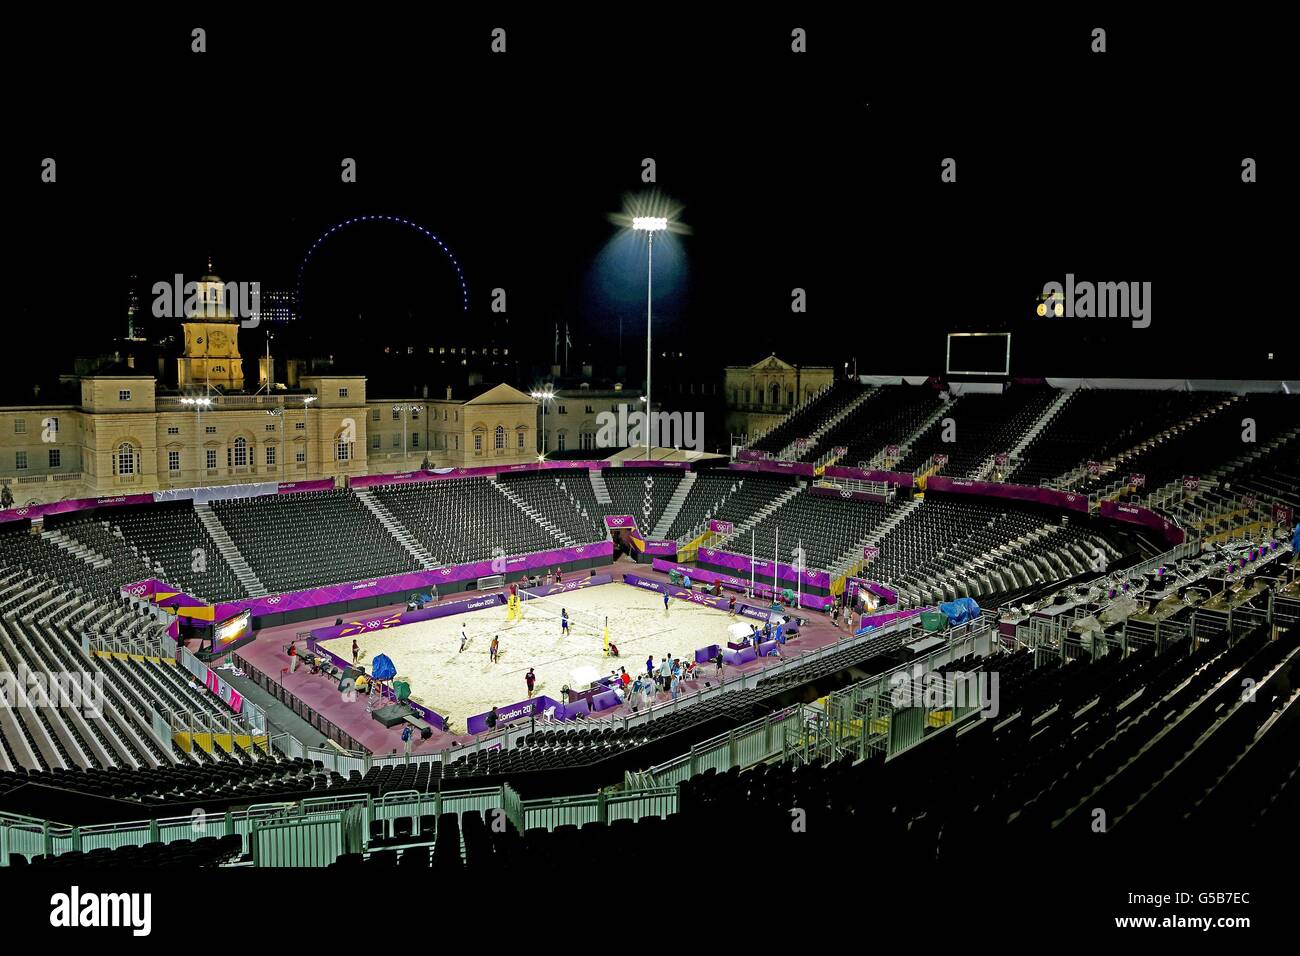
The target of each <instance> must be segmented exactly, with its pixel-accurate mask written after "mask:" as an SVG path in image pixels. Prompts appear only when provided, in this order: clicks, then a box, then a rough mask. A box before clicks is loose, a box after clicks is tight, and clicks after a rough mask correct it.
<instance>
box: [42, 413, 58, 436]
mask: <svg viewBox="0 0 1300 956" xmlns="http://www.w3.org/2000/svg"><path fill="white" fill-rule="evenodd" d="M45 427H46V428H47V429H49V432H50V434H51V435H57V434H58V433H59V420H58V418H57V417H52V418H47V419H45Z"/></svg>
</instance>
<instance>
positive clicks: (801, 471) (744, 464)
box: [727, 460, 815, 478]
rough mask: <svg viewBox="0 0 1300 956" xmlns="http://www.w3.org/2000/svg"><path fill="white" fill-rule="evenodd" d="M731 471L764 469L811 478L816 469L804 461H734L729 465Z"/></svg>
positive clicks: (773, 472) (765, 470)
mask: <svg viewBox="0 0 1300 956" xmlns="http://www.w3.org/2000/svg"><path fill="white" fill-rule="evenodd" d="M727 469H728V470H729V471H763V472H770V473H771V474H776V475H800V476H802V477H804V478H811V477H813V474H814V473H815V469H814V468H813V466H812V463H811V462H803V461H771V460H764V461H733V462H732V463H731V464H729V465H728V466H727Z"/></svg>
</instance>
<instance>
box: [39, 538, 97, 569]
mask: <svg viewBox="0 0 1300 956" xmlns="http://www.w3.org/2000/svg"><path fill="white" fill-rule="evenodd" d="M41 537H42V538H44V539H45V540H46V541H48V542H49V543H50V544H52V545H54V546H55V547H56V548H59V549H60V550H63V551H66V552H68V554H70V555H72V556H73V557H74V558H80V559H81V560H82V561H85V562H86V563H87V564H89V565H90V566H91V567H94V568H102V567H105V566H106V565H109V564H112V563H113V559H112V558H106V557H104V556H103V555H102V554H100V553H99V552H98V551H96V550H95V549H94V548H91V547H88V546H87V545H84V544H82V543H81V542H80V541H78V540H77V539H76V538H74V537H73V536H72V535H70V534H68V533H67V532H66V531H61V530H60V531H42V532H41Z"/></svg>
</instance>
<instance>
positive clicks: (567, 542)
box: [488, 476, 577, 548]
mask: <svg viewBox="0 0 1300 956" xmlns="http://www.w3.org/2000/svg"><path fill="white" fill-rule="evenodd" d="M488 484H490V485H491V486H492V487H493V488H495V489H496V490H497V491H499V492H501V494H503V495H505V496H506V497H507V498H509V499H510V502H511V503H512V504H513V505H514V506H515V507H516V508H518V509H519V510H520V511H522V512H523V513H524V514H526V515H528V517H530V518H532V519H533V520H534V521H536V522H537V523H538V524H539V525H540V526H541V527H542V528H543V529H545V531H546V533H547V534H549V535H551V537H553V538H555V540H556V541H558V542H559V543H560V544H561V545H563V546H564V547H566V548H569V547H572V546H573V545H575V544H577V542H576V541H574V540H573V538H572V537H571V536H570V535H567V534H565V533H564V532H563V531H561V530H560V528H559V526H558V525H556V524H555V522H553V521H551V520H550V519H548V518H546V517H544V516H543V515H542V514H540V513H539V512H538V511H537V509H536V508H534V507H533V506H532V505H530V504H528V503H527V502H525V501H524V500H523V499H522V498H520V497H519V496H518V495H517V494H515V493H514V492H513V491H511V490H510V489H509V488H507V487H506V486H505V485H502V484H499V483H498V482H497V480H496V477H495V476H489V477H488Z"/></svg>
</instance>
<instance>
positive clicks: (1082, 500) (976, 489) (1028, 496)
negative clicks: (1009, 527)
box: [925, 475, 1088, 513]
mask: <svg viewBox="0 0 1300 956" xmlns="http://www.w3.org/2000/svg"><path fill="white" fill-rule="evenodd" d="M925 490H926V491H946V492H948V493H949V494H957V495H979V496H982V497H985V498H1010V499H1012V500H1013V501H1028V502H1034V503H1036V504H1042V505H1051V506H1053V507H1055V508H1063V509H1065V510H1066V511H1080V512H1084V513H1087V511H1088V496H1087V495H1084V494H1078V493H1076V492H1073V491H1057V490H1056V489H1055V488H1040V487H1038V486H1036V485H1013V484H1008V483H1007V482H1003V481H975V480H973V479H970V478H947V477H944V476H942V475H935V476H933V477H931V478H930V479H929V481H927V482H926V489H925Z"/></svg>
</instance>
